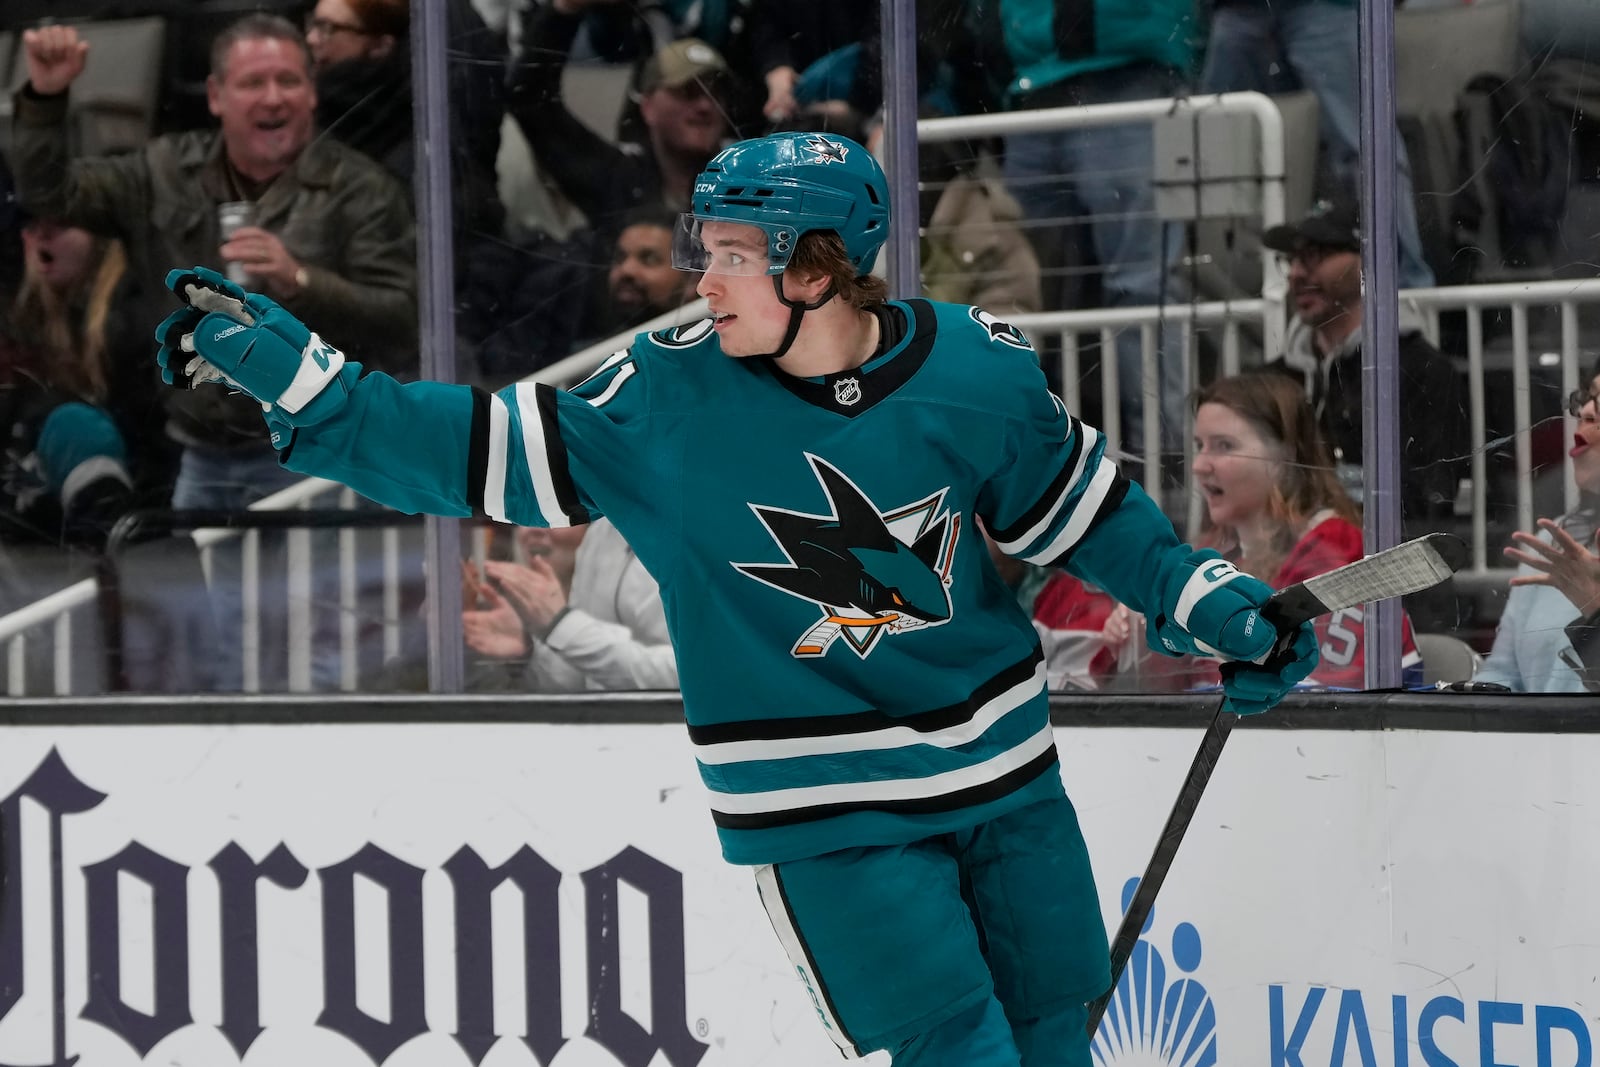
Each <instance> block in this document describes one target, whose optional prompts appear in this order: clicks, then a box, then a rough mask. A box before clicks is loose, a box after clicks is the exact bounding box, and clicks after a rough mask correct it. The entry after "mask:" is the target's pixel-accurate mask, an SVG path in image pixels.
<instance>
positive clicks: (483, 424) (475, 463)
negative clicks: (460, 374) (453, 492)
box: [467, 385, 489, 515]
mask: <svg viewBox="0 0 1600 1067" xmlns="http://www.w3.org/2000/svg"><path fill="white" fill-rule="evenodd" d="M488 478H489V394H488V393H486V392H484V391H483V390H482V389H479V388H478V387H477V386H476V385H474V386H473V387H472V430H471V431H470V432H469V433H468V435H467V506H468V507H470V508H471V509H472V511H473V514H475V515H481V514H482V513H483V483H484V482H485V481H487V480H488Z"/></svg>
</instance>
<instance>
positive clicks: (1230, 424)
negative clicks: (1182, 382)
mask: <svg viewBox="0 0 1600 1067" xmlns="http://www.w3.org/2000/svg"><path fill="white" fill-rule="evenodd" d="M1281 450H1282V449H1281V446H1280V445H1278V444H1277V443H1276V442H1268V441H1266V440H1265V439H1264V438H1263V437H1262V435H1261V433H1260V432H1259V431H1257V429H1256V428H1255V427H1254V426H1253V425H1251V423H1250V422H1249V420H1247V419H1245V418H1244V417H1243V416H1241V415H1240V414H1239V413H1238V412H1236V411H1234V410H1233V409H1232V408H1230V407H1228V406H1227V405H1225V404H1201V405H1200V410H1199V411H1197V412H1195V417H1194V466H1193V471H1194V479H1195V485H1196V487H1197V488H1198V489H1199V490H1200V494H1201V497H1202V498H1203V499H1204V500H1205V502H1206V509H1207V511H1209V512H1210V514H1211V521H1212V522H1213V523H1214V524H1216V525H1217V526H1230V527H1238V526H1243V525H1248V524H1250V523H1253V522H1256V521H1258V520H1260V519H1262V518H1264V517H1265V516H1266V514H1267V504H1268V501H1270V500H1271V499H1272V488H1273V486H1274V485H1275V484H1277V481H1278V476H1279V471H1280V470H1281V468H1282V464H1281V462H1280V461H1279V455H1280V453H1281Z"/></svg>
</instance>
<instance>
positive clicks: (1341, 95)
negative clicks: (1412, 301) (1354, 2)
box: [1200, 0, 1433, 289]
mask: <svg viewBox="0 0 1600 1067" xmlns="http://www.w3.org/2000/svg"><path fill="white" fill-rule="evenodd" d="M1273 66H1277V68H1278V69H1277V70H1276V71H1274V70H1273V69H1272V68H1273ZM1359 85H1360V68H1359V66H1358V61H1357V56H1356V9H1355V8H1354V7H1346V6H1345V5H1343V4H1337V3H1331V2H1329V0H1279V2H1278V3H1275V4H1273V5H1272V6H1270V7H1261V8H1256V7H1237V6H1235V7H1223V8H1219V9H1218V10H1217V12H1216V14H1215V15H1213V16H1212V19H1211V43H1210V45H1209V46H1208V48H1207V50H1206V62H1205V69H1204V71H1203V72H1202V73H1201V75H1200V91H1201V92H1203V93H1231V92H1245V91H1249V90H1255V91H1257V92H1263V93H1273V92H1287V91H1290V90H1294V89H1302V88H1303V89H1309V90H1310V91H1311V92H1313V93H1315V94H1316V97H1317V107H1318V110H1319V112H1320V113H1321V116H1322V117H1321V120H1320V123H1319V124H1320V127H1321V129H1320V133H1321V139H1322V158H1323V161H1324V164H1325V165H1326V167H1327V168H1328V171H1329V177H1331V178H1332V179H1333V180H1334V181H1335V182H1338V183H1339V184H1340V185H1341V186H1343V188H1345V189H1346V190H1348V191H1349V193H1350V195H1352V196H1353V195H1355V193H1356V191H1357V190H1358V189H1359V188H1360V177H1359V167H1360V163H1361V121H1360V116H1359V115H1358V114H1357V101H1358V99H1359V97H1358V93H1359V89H1358V86H1359ZM1396 153H1397V158H1396V166H1397V172H1396V174H1395V197H1394V215H1395V218H1394V221H1395V229H1396V230H1398V231H1399V237H1400V265H1399V278H1400V287H1401V288H1402V289H1425V288H1428V287H1430V286H1432V285H1433V269H1432V268H1431V267H1429V266H1428V263H1427V261H1426V260H1425V259H1423V258H1422V237H1421V234H1420V233H1419V232H1418V230H1417V207H1416V204H1415V203H1414V202H1413V201H1412V190H1411V161H1410V158H1409V157H1408V156H1407V155H1406V147H1405V144H1404V143H1402V142H1399V141H1398V139H1397V141H1396ZM1291 221H1292V220H1291Z"/></svg>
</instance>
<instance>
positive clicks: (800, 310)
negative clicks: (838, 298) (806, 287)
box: [760, 274, 836, 359]
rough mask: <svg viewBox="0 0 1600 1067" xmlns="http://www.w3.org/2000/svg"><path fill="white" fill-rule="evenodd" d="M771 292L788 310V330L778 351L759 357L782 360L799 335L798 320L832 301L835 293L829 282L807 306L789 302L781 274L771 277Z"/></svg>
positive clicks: (831, 283)
mask: <svg viewBox="0 0 1600 1067" xmlns="http://www.w3.org/2000/svg"><path fill="white" fill-rule="evenodd" d="M772 290H773V292H775V293H777V294H778V302H779V303H780V304H782V305H783V306H784V307H786V308H788V309H789V329H788V330H787V331H786V332H785V333H784V335H783V343H782V344H780V345H779V346H778V350H777V351H776V352H768V353H766V354H764V355H762V356H761V357H760V358H762V359H782V358H783V357H784V356H785V355H787V354H788V352H789V346H790V345H792V344H794V339H795V337H796V336H797V335H798V334H799V333H800V320H801V319H802V318H804V317H805V314H806V312H808V311H815V310H817V309H818V308H819V307H821V306H822V305H823V304H826V303H827V302H828V301H830V300H832V299H833V296H834V293H835V292H836V290H835V288H834V285H833V282H832V281H829V282H828V287H827V288H826V289H824V290H823V291H822V295H821V296H819V297H817V299H816V300H814V301H812V302H811V303H809V304H805V303H801V302H800V301H798V300H790V299H789V298H788V297H786V296H784V295H783V275H782V274H774V275H773V276H772Z"/></svg>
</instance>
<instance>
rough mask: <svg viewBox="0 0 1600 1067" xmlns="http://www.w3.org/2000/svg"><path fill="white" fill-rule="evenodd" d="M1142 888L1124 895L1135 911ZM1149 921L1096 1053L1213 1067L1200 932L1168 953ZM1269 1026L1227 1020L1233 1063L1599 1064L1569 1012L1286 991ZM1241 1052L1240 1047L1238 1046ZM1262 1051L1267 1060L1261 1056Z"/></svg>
mask: <svg viewBox="0 0 1600 1067" xmlns="http://www.w3.org/2000/svg"><path fill="white" fill-rule="evenodd" d="M1136 885H1138V879H1136V878H1135V879H1129V880H1128V882H1127V884H1126V885H1124V886H1123V889H1122V907H1123V910H1124V911H1126V910H1127V907H1128V902H1129V901H1130V900H1131V899H1132V897H1133V890H1134V887H1135V886H1136ZM1154 919H1155V914H1154V911H1153V910H1152V913H1151V916H1150V918H1149V919H1147V920H1146V921H1145V925H1144V929H1143V930H1141V931H1140V934H1141V935H1142V936H1141V938H1140V940H1139V942H1138V944H1136V945H1135V946H1134V948H1133V952H1132V954H1131V955H1130V956H1129V957H1128V965H1127V967H1126V968H1124V969H1123V972H1122V979H1121V981H1120V982H1119V983H1118V985H1117V989H1116V992H1115V993H1114V994H1112V997H1111V1000H1110V1002H1109V1003H1108V1004H1107V1005H1106V1012H1105V1015H1104V1017H1103V1018H1102V1019H1101V1021H1100V1029H1099V1030H1097V1031H1096V1032H1095V1037H1094V1041H1093V1043H1092V1044H1091V1045H1090V1053H1091V1055H1092V1057H1093V1060H1094V1063H1095V1065H1096V1067H1166V1065H1169V1064H1171V1065H1177V1067H1214V1065H1215V1064H1217V1063H1218V1058H1217V1055H1218V1054H1217V1015H1216V1009H1215V1006H1214V1004H1213V1001H1212V999H1211V994H1210V993H1209V992H1208V991H1207V989H1206V987H1205V985H1204V984H1202V980H1201V940H1200V932H1199V931H1198V930H1197V929H1196V928H1195V927H1194V926H1193V925H1192V924H1190V923H1186V922H1185V923H1179V924H1178V925H1177V926H1175V927H1173V929H1172V934H1171V937H1170V939H1168V940H1166V941H1165V943H1163V944H1159V945H1158V944H1157V943H1154V942H1153V941H1152V940H1146V938H1148V937H1149V934H1150V930H1151V927H1152V925H1153V923H1154ZM1265 999H1266V1003H1265V1005H1263V1007H1264V1008H1265V1018H1262V1017H1261V1016H1260V1015H1255V1014H1254V1013H1253V1012H1252V1013H1251V1014H1252V1017H1250V1018H1248V1019H1239V1018H1235V1017H1233V1016H1231V1015H1230V1017H1229V1018H1230V1022H1231V1023H1232V1025H1231V1026H1230V1034H1231V1035H1233V1038H1232V1041H1231V1042H1230V1044H1229V1053H1228V1059H1227V1061H1226V1062H1228V1063H1229V1064H1238V1065H1241V1067H1242V1065H1245V1064H1262V1065H1263V1067H1596V1064H1595V1059H1594V1040H1593V1037H1592V1035H1591V1034H1590V1031H1589V1026H1588V1023H1587V1022H1586V1021H1585V1019H1584V1017H1583V1015H1582V1014H1581V1013H1580V1012H1579V1011H1577V1010H1574V1009H1573V1008H1570V1007H1567V1006H1565V1005H1560V1004H1534V1003H1522V1002H1518V1001H1512V1000H1470V999H1463V998H1462V997H1460V996H1459V995H1456V994H1455V991H1453V990H1438V991H1428V992H1425V993H1418V994H1411V995H1407V994H1403V993H1388V992H1377V991H1370V990H1361V989H1338V988H1330V987H1327V986H1320V985H1312V984H1309V983H1300V984H1292V983H1280V984H1272V985H1268V986H1267V987H1266V989H1265ZM1237 1046H1243V1047H1237ZM1262 1052H1264V1053H1265V1056H1264V1057H1263V1056H1262V1055H1261V1054H1262Z"/></svg>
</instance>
